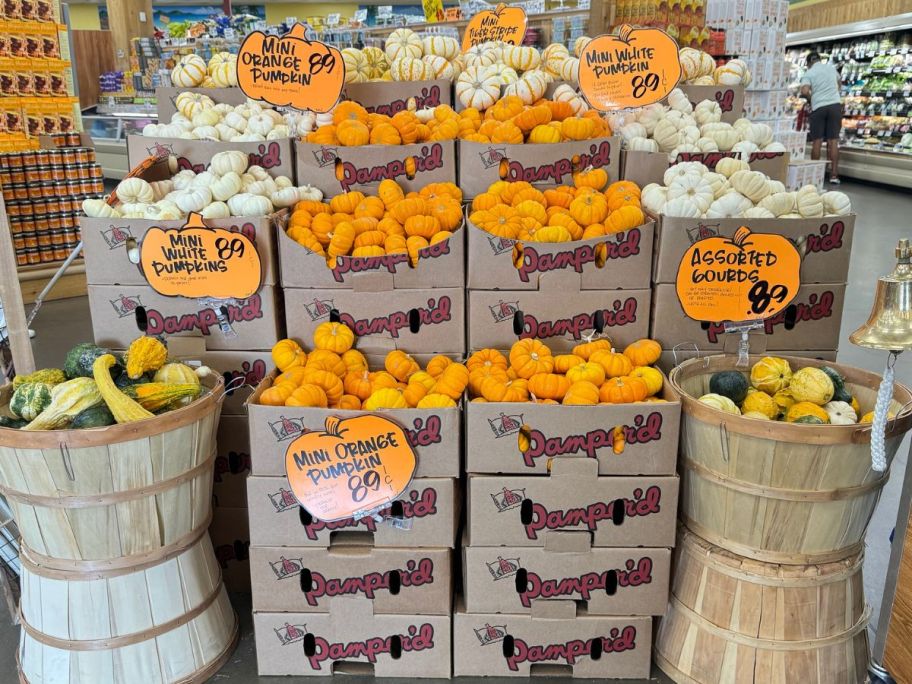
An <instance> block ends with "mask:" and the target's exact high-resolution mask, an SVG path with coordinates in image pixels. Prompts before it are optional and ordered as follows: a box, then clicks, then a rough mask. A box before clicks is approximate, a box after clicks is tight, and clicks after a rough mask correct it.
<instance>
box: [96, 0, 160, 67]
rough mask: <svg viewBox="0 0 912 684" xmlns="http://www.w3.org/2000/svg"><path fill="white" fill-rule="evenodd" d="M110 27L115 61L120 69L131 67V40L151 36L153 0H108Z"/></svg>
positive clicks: (152, 29)
mask: <svg viewBox="0 0 912 684" xmlns="http://www.w3.org/2000/svg"><path fill="white" fill-rule="evenodd" d="M107 6H108V28H109V29H110V31H111V37H112V38H113V39H114V61H115V63H116V64H117V68H118V69H129V68H130V40H131V39H133V38H139V37H141V36H151V35H152V34H153V33H154V31H155V27H154V25H153V23H152V0H107Z"/></svg>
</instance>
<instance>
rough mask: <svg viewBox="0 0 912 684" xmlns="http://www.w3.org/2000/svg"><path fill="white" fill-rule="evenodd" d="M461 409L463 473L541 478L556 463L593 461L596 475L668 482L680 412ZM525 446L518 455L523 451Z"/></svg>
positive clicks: (663, 405) (656, 408) (478, 405)
mask: <svg viewBox="0 0 912 684" xmlns="http://www.w3.org/2000/svg"><path fill="white" fill-rule="evenodd" d="M662 397H663V398H665V399H666V401H665V402H655V403H652V402H637V403H635V404H611V405H603V404H597V405H594V406H549V405H546V404H535V403H493V402H469V403H468V404H466V472H469V473H511V474H522V475H528V474H539V473H540V474H546V473H548V471H549V470H550V468H551V464H552V463H553V462H554V461H555V460H566V459H570V460H575V459H579V458H586V459H592V460H594V461H596V462H597V463H598V474H599V475H674V474H675V464H676V462H677V455H678V433H679V430H678V426H679V424H680V419H681V404H680V402H679V401H678V398H677V396H676V395H675V394H674V392H672V391H671V389H670V388H669V387H668V385H667V383H666V386H665V388H664V389H663V392H662ZM523 446H525V447H526V448H525V449H522V447H523Z"/></svg>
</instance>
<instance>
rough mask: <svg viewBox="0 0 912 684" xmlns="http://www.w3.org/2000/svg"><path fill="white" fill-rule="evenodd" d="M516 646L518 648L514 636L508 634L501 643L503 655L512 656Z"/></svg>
mask: <svg viewBox="0 0 912 684" xmlns="http://www.w3.org/2000/svg"><path fill="white" fill-rule="evenodd" d="M515 648H516V644H515V643H514V641H513V636H512V635H510V634H507V635H506V636H505V637H504V638H503V642H501V645H500V649H501V653H502V654H503V657H504V658H510V657H512V655H513V652H514V650H515Z"/></svg>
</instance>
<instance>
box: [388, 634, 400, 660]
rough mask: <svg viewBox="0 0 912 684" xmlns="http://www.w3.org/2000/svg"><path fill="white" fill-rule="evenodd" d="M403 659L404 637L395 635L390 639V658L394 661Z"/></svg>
mask: <svg viewBox="0 0 912 684" xmlns="http://www.w3.org/2000/svg"><path fill="white" fill-rule="evenodd" d="M401 657H402V637H401V636H399V635H398V634H393V636H391V637H390V658H392V659H393V660H399V658H401Z"/></svg>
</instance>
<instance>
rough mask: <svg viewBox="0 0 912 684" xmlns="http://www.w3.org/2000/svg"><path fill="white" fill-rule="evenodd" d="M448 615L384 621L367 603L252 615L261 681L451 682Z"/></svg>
mask: <svg viewBox="0 0 912 684" xmlns="http://www.w3.org/2000/svg"><path fill="white" fill-rule="evenodd" d="M450 627H451V625H450V617H449V616H448V615H423V616H417V615H382V614H376V613H374V612H373V611H372V610H371V602H370V601H367V600H365V599H353V598H336V599H333V600H332V603H331V606H330V612H329V613H254V614H253V628H254V633H255V638H256V652H257V672H258V673H259V674H260V675H262V676H269V675H297V676H302V675H303V676H319V677H329V676H331V675H333V674H360V675H373V676H376V677H400V678H401V677H421V678H436V679H447V678H449V676H450V673H451V671H452V663H451V649H450V644H451V639H452V630H451V629H450Z"/></svg>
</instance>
